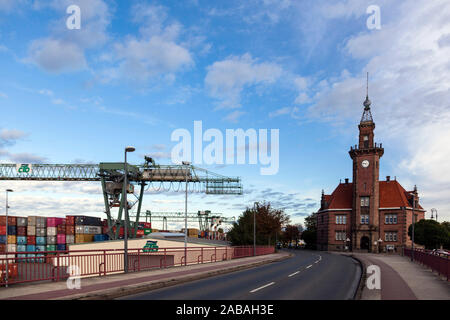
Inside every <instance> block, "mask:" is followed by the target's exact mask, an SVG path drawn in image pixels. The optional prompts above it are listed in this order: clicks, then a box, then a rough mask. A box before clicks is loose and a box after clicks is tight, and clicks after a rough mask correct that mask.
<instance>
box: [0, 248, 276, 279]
mask: <svg viewBox="0 0 450 320" xmlns="http://www.w3.org/2000/svg"><path fill="white" fill-rule="evenodd" d="M274 252H275V248H274V247H273V246H256V248H255V252H254V248H253V246H236V247H227V246H220V247H219V246H217V247H188V248H187V249H186V250H185V248H184V247H173V248H158V251H157V252H144V250H143V249H128V271H129V272H138V271H145V270H152V269H163V268H169V267H173V266H183V265H193V264H204V263H211V262H217V261H224V260H231V259H238V258H244V257H251V256H253V255H256V256H260V255H266V254H271V253H274ZM7 269H8V272H6V270H7ZM124 269H125V268H124V250H123V249H108V250H98V249H97V250H95V249H94V250H72V251H45V252H33V253H30V252H8V254H6V253H0V286H5V285H7V284H8V285H11V284H17V283H27V282H36V281H60V280H66V279H68V278H69V277H72V278H86V277H95V276H106V275H111V274H119V273H123V272H124ZM6 274H8V276H6Z"/></svg>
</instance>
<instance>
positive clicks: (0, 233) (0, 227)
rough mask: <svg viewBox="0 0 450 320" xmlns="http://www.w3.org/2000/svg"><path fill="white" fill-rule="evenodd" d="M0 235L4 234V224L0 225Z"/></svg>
mask: <svg viewBox="0 0 450 320" xmlns="http://www.w3.org/2000/svg"><path fill="white" fill-rule="evenodd" d="M0 235H1V236H6V226H0Z"/></svg>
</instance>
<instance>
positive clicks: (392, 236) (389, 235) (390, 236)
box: [384, 232, 397, 242]
mask: <svg viewBox="0 0 450 320" xmlns="http://www.w3.org/2000/svg"><path fill="white" fill-rule="evenodd" d="M384 241H389V242H395V241H397V232H385V233H384Z"/></svg>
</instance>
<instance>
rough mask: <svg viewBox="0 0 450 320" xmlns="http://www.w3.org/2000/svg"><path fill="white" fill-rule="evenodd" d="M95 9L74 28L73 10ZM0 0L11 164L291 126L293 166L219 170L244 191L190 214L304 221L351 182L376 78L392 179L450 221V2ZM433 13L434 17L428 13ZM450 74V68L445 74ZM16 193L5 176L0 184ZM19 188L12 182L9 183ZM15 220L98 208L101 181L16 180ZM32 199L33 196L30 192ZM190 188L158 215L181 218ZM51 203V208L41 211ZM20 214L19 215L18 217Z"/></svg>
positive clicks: (286, 155)
mask: <svg viewBox="0 0 450 320" xmlns="http://www.w3.org/2000/svg"><path fill="white" fill-rule="evenodd" d="M71 4H76V5H78V6H79V7H80V9H81V29H80V30H69V29H67V27H66V19H67V18H68V17H69V15H68V14H67V13H66V8H67V7H68V6H69V5H71ZM371 4H374V3H371V2H369V1H351V0H348V1H293V0H280V1H275V0H251V1H245V2H242V1H204V0H196V1H194V0H191V1H183V2H179V1H107V0H92V1H87V0H83V1H82V0H78V1H76V0H60V1H56V0H54V1H53V0H49V1H31V0H18V1H12V0H0V108H1V110H2V117H1V120H0V134H1V135H0V157H1V161H2V162H6V163H9V162H30V163H36V162H40V163H74V162H77V163H84V162H93V163H98V162H108V161H121V160H122V157H123V148H124V146H126V145H133V146H135V147H136V152H135V153H134V154H131V155H130V162H131V163H141V162H142V161H143V156H144V155H145V154H148V155H152V156H154V157H155V158H156V159H157V162H159V163H161V164H165V163H170V151H171V149H172V148H173V146H174V145H175V144H176V143H175V142H173V141H171V139H170V137H171V133H172V132H173V131H174V130H176V129H178V128H185V129H188V130H189V131H191V132H193V125H194V121H195V120H201V121H202V123H203V128H204V130H206V129H208V128H217V129H219V130H220V131H221V132H223V134H225V130H226V129H237V128H243V129H244V130H247V129H249V128H254V129H256V130H259V129H268V130H270V129H279V132H280V140H279V148H280V153H279V157H280V166H279V171H278V173H277V174H276V175H273V176H263V175H260V171H259V170H260V166H259V165H226V166H215V165H211V166H206V165H203V166H202V167H205V168H208V169H210V170H212V171H214V172H217V173H220V174H224V175H230V176H241V177H242V180H243V185H244V190H245V194H244V195H243V196H241V197H231V196H228V197H223V196H213V195H210V196H204V195H203V196H202V195H193V196H192V197H191V198H190V203H189V208H190V211H193V212H196V211H197V210H208V209H209V210H212V211H215V212H220V213H223V214H224V215H226V216H236V217H237V216H238V215H239V214H240V213H241V212H242V211H243V209H245V207H246V206H251V205H252V204H253V202H254V201H263V200H267V201H271V202H273V204H274V205H275V206H277V207H280V208H285V209H286V212H287V213H289V214H290V215H291V219H292V221H293V222H302V221H303V218H304V217H305V216H306V215H307V214H310V213H311V212H313V211H314V210H316V209H317V208H318V204H319V199H320V193H321V189H325V192H326V193H331V192H332V191H333V190H334V188H335V187H336V185H337V184H338V183H339V180H340V179H342V180H343V179H344V178H347V177H348V178H351V174H352V173H351V168H352V166H351V160H350V157H349V155H348V150H349V148H350V146H351V145H354V144H356V142H357V134H358V130H357V124H358V122H359V119H360V117H361V114H362V102H363V100H364V98H365V74H366V72H370V75H371V76H370V98H371V100H372V114H373V116H374V120H375V122H376V124H377V128H376V132H375V135H376V136H375V137H376V141H377V142H382V143H383V146H384V147H385V155H384V157H383V158H382V162H381V164H382V165H381V171H380V177H384V176H386V175H391V176H397V179H398V180H399V181H400V183H401V184H402V185H403V186H404V187H405V188H406V189H408V190H409V189H412V188H413V186H414V184H417V186H418V189H419V192H420V193H421V196H422V203H423V205H424V206H425V207H426V209H427V210H428V212H430V210H431V208H436V209H437V210H438V213H439V215H440V216H441V217H447V219H448V218H449V217H450V214H449V211H448V210H449V209H450V205H449V204H448V203H447V200H446V199H448V196H449V195H450V176H449V172H450V167H449V162H448V156H450V154H449V151H448V150H447V149H448V148H445V147H443V146H445V145H448V143H449V142H450V136H449V132H450V130H448V129H450V128H449V127H448V126H449V125H448V123H449V121H448V120H449V119H450V108H449V105H448V101H450V99H449V96H450V91H449V89H448V88H449V85H450V77H449V72H448V71H449V69H450V64H449V63H448V56H450V55H449V54H450V51H449V48H450V24H449V22H448V21H450V19H448V18H449V16H450V6H449V4H448V3H447V2H446V1H433V2H430V1H402V2H396V1H378V3H376V5H378V6H379V7H380V13H381V29H369V28H368V27H367V24H366V21H367V19H368V18H369V16H370V14H368V13H367V12H366V10H367V7H368V6H369V5H371ZM430 17H433V19H430ZM445 71H447V72H445ZM1 184H2V185H3V186H5V183H3V182H2V183H1ZM8 185H11V184H8ZM13 187H14V188H15V189H16V191H17V192H16V193H15V194H14V195H12V201H14V200H15V199H16V201H17V202H18V203H16V208H15V210H16V212H15V214H17V215H21V214H28V213H29V212H30V211H33V213H39V214H43V215H45V214H48V215H63V214H66V213H75V212H77V213H83V212H84V213H91V214H100V213H101V212H102V211H103V208H102V199H101V196H100V194H99V192H100V189H99V186H98V185H96V184H86V183H73V184H55V183H35V184H27V185H25V183H15V184H14V185H13ZM19 199H20V201H18V200H19ZM183 201H184V199H183V195H182V194H175V195H174V194H154V193H152V194H148V195H147V196H146V200H145V202H144V208H146V209H150V210H153V211H182V210H183V209H184V202H183ZM34 211H37V212H34ZM13 212H14V210H13Z"/></svg>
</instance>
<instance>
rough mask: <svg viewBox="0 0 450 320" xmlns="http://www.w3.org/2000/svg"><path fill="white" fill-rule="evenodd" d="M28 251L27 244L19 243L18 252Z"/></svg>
mask: <svg viewBox="0 0 450 320" xmlns="http://www.w3.org/2000/svg"><path fill="white" fill-rule="evenodd" d="M26 251H27V246H26V245H23V244H19V245H17V252H26Z"/></svg>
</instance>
